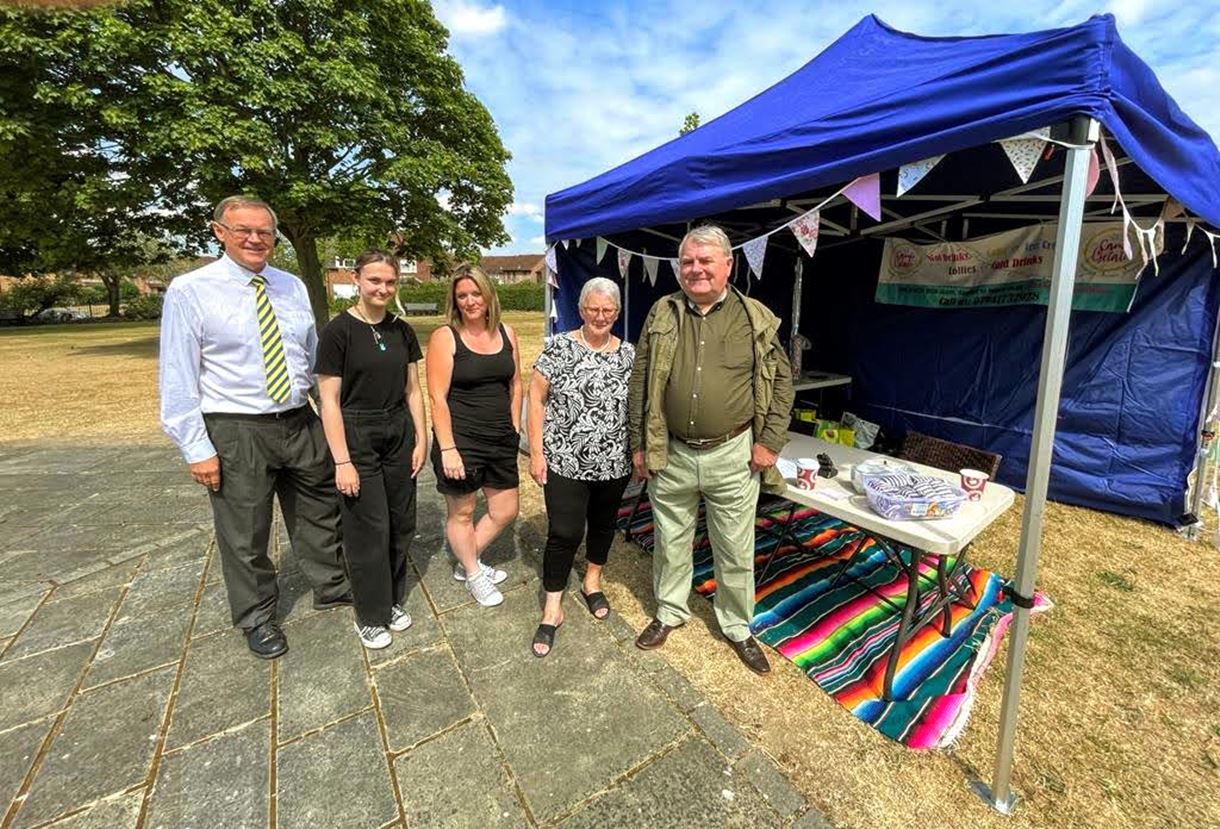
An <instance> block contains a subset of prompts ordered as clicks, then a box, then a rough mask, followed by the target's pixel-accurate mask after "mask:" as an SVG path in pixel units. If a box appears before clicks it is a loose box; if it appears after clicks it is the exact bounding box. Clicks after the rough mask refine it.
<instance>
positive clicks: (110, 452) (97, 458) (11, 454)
mask: <svg viewBox="0 0 1220 829" xmlns="http://www.w3.org/2000/svg"><path fill="white" fill-rule="evenodd" d="M122 452H123V450H122V449H120V448H119V447H113V448H106V449H101V448H90V449H89V450H88V451H82V447H79V446H26V447H23V448H21V449H12V450H9V449H6V450H5V453H4V455H0V474H4V475H12V476H19V475H25V476H28V475H30V474H38V475H43V474H47V473H60V474H64V475H68V474H69V473H67V472H66V470H72V473H71V474H73V475H75V474H77V473H80V472H85V471H87V470H89V469H96V468H97V467H99V466H101V465H102V464H108V463H110V462H111V460H112V459H115V458H118V456H119V455H120V454H121V453H122Z"/></svg>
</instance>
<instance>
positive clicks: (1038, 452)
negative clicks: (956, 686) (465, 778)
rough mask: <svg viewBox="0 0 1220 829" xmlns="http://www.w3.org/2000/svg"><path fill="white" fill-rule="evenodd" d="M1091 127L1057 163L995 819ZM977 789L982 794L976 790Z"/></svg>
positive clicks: (1007, 802)
mask: <svg viewBox="0 0 1220 829" xmlns="http://www.w3.org/2000/svg"><path fill="white" fill-rule="evenodd" d="M1098 129H1099V127H1098V124H1097V122H1096V121H1094V120H1093V119H1092V118H1089V117H1086V116H1077V117H1075V118H1073V119H1072V122H1071V131H1070V136H1071V139H1070V140H1071V143H1072V144H1073V145H1075V146H1073V147H1071V148H1069V149H1068V151H1067V160H1066V161H1065V163H1064V178H1063V187H1062V190H1061V192H1060V199H1059V226H1058V230H1057V233H1056V234H1055V263H1054V271H1053V273H1052V275H1051V288H1050V297H1049V299H1048V301H1047V307H1046V332H1045V334H1044V335H1043V341H1042V365H1041V369H1040V371H1039V373H1038V401H1037V406H1036V407H1035V409H1034V428H1033V438H1032V441H1031V445H1030V453H1029V469H1028V473H1027V476H1026V480H1025V513H1024V515H1023V517H1022V519H1021V545H1020V548H1019V551H1018V553H1017V574H1016V578H1015V579H1014V580H1013V583H1014V585H1015V591H1016V595H1014V596H1013V597H1012V601H1013V604H1014V608H1013V615H1014V619H1013V624H1012V633H1011V638H1010V639H1009V645H1008V667H1007V669H1006V670H1005V672H1004V701H1003V704H1002V705H1001V708H1000V735H999V741H998V745H997V746H996V760H995V774H994V775H993V778H992V784H991V789H990V791H986V790H984V791H981V792H980V794H982V795H983V797H984V799H986V800H988V801H990V802H991V804H992V806H993V807H994V808H995V809H996V810H997V811H999V812H1002V813H1003V814H1010V813H1011V812H1012V809H1013V806H1014V805H1015V803H1016V798H1015V797H1014V795H1013V794H1012V789H1011V783H1012V760H1013V744H1014V742H1015V740H1016V732H1017V708H1018V703H1019V702H1020V696H1021V673H1022V671H1023V669H1024V667H1025V643H1026V641H1027V640H1028V639H1029V623H1030V609H1031V607H1032V604H1033V601H1032V600H1033V595H1034V579H1035V576H1036V575H1037V572H1038V553H1039V552H1040V550H1041V544H1042V513H1043V510H1044V508H1045V506H1046V489H1047V483H1048V481H1049V479H1050V472H1051V455H1052V452H1053V450H1054V446H1055V420H1056V418H1057V417H1058V413H1059V391H1060V387H1061V386H1062V385H1063V365H1064V362H1065V359H1064V358H1065V355H1066V352H1067V337H1068V324H1069V322H1070V320H1071V314H1072V289H1073V287H1074V286H1075V283H1076V260H1077V258H1078V254H1079V251H1080V229H1081V224H1082V222H1083V219H1084V204H1085V196H1086V195H1087V194H1086V192H1085V191H1086V189H1087V187H1088V184H1087V179H1088V175H1089V155H1090V153H1091V152H1092V145H1093V142H1095V141H1096V140H1097V138H1098ZM980 788H982V787H980Z"/></svg>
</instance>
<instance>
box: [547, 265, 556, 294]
mask: <svg viewBox="0 0 1220 829" xmlns="http://www.w3.org/2000/svg"><path fill="white" fill-rule="evenodd" d="M546 284H548V285H550V286H551V287H552V288H554V289H555V290H557V291H558V290H559V280H558V279H556V278H555V272H554V271H553V270H551V269H550V268H547V269H546Z"/></svg>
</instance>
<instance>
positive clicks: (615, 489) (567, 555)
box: [542, 469, 630, 593]
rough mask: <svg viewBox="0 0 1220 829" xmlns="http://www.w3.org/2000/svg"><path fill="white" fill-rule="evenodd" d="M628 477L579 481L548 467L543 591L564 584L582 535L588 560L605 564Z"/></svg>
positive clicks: (545, 491) (555, 589)
mask: <svg viewBox="0 0 1220 829" xmlns="http://www.w3.org/2000/svg"><path fill="white" fill-rule="evenodd" d="M629 477H630V476H629V475H625V476H623V477H622V478H614V479H612V480H609V481H581V480H577V479H575V478H565V477H564V476H562V475H559V474H557V473H556V472H555V470H553V469H548V470H547V472H546V486H545V487H543V494H544V496H545V497H546V516H547V536H546V551H545V552H544V553H543V558H542V587H543V589H544V590H546V591H548V592H550V593H558V592H559V591H561V590H563V589H564V588H565V587H567V585H568V576H569V575H570V574H571V572H572V562H573V561H575V560H576V548H577V547H579V546H580V541H581V537H582V536H585V558H587V559H588V560H589V563H590V564H605V563H606V558H607V557H608V556H609V555H610V543H611V542H612V541H613V540H614V519H615V517H616V515H617V514H618V508H619V505H620V504H621V503H622V501H623V490H624V489H626V488H627V480H628V478H629ZM586 528H587V535H586Z"/></svg>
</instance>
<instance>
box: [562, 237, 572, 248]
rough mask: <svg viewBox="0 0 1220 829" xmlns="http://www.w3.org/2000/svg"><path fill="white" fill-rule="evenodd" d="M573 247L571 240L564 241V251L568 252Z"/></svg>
mask: <svg viewBox="0 0 1220 829" xmlns="http://www.w3.org/2000/svg"><path fill="white" fill-rule="evenodd" d="M571 245H572V240H571V239H564V240H563V249H564V250H567V249H568V248H569V247H570V246H571Z"/></svg>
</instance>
